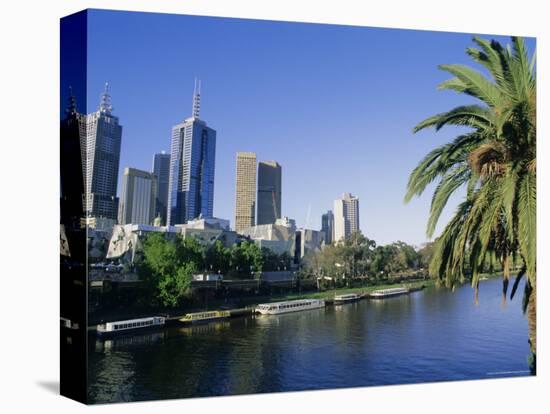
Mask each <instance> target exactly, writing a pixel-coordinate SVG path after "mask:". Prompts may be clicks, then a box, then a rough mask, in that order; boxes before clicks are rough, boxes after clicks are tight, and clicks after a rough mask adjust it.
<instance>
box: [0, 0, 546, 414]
mask: <svg viewBox="0 0 550 414" xmlns="http://www.w3.org/2000/svg"><path fill="white" fill-rule="evenodd" d="M369 3H371V2H367V1H363V2H351V1H346V0H338V1H331V2H328V1H320V0H318V1H311V2H310V1H298V0H294V1H287V0H279V1H273V0H269V1H244V0H233V1H223V0H219V1H214V0H208V1H207V0H203V1H198V0H196V1H176V0H172V1H166V0H155V1H153V0H149V1H144V0H134V1H122V0H118V1H115V0H110V1H84V0H82V1H80V0H49V1H36V2H32V1H27V0H17V1H15V2H11V1H3V2H2V6H0V7H1V8H2V11H1V13H0V16H1V17H0V19H1V22H0V30H1V36H0V44H1V48H0V52H1V54H0V74H1V77H0V81H1V86H0V105H1V110H0V119H1V122H0V128H1V134H0V146H1V148H0V154H1V162H0V169H1V175H0V201H1V202H0V244H1V249H0V252H1V253H0V283H1V284H0V306H1V309H0V310H1V313H0V317H1V319H0V320H1V325H0V332H1V339H0V346H1V349H0V407H1V408H2V412H4V413H12V412H56V413H73V412H81V411H83V410H84V409H86V408H85V407H84V406H82V405H80V404H78V403H75V402H73V401H70V400H68V399H66V398H63V397H60V396H58V395H57V393H58V391H57V390H58V382H59V368H58V366H59V357H58V352H59V351H58V349H59V348H58V347H59V339H58V329H59V328H58V327H59V322H58V321H59V315H58V303H59V293H58V257H59V256H58V254H59V253H58V247H59V234H58V231H59V227H58V186H59V178H58V165H59V155H58V148H59V147H58V145H59V143H58V142H59V141H58V139H59V138H58V126H59V123H58V119H59V114H58V108H59V103H58V99H59V98H58V89H59V63H58V62H59V46H58V45H59V18H60V17H62V16H64V15H67V14H70V13H73V12H75V11H78V10H81V9H83V8H86V7H95V8H117V9H123V10H142V11H163V12H173V13H187V14H201V15H212V16H227V17H248V18H261V19H273V20H295V21H307V22H326V23H339V24H355V25H368V26H378V27H400V28H411V29H434V30H446V31H460V32H483V33H495V34H504V35H506V34H516V35H524V36H536V37H537V38H538V41H537V59H538V62H537V68H538V73H539V76H538V99H539V102H538V108H539V111H538V113H539V125H538V131H539V132H538V140H539V155H538V161H539V162H538V178H539V186H538V188H539V191H538V211H539V214H538V217H539V232H538V234H539V238H538V248H539V262H538V263H539V270H538V275H539V278H538V286H539V292H538V299H539V307H538V309H539V329H538V339H539V355H538V358H539V366H538V368H539V375H538V377H536V378H520V379H504V380H503V379H501V380H481V381H480V380H478V381H468V382H453V383H439V384H428V385H407V386H391V387H374V388H356V389H346V390H338V391H330V390H329V391H315V392H300V393H284V394H269V395H251V396H244V397H217V398H206V399H193V400H172V401H162V402H151V403H131V404H114V405H104V406H95V407H93V408H88V409H91V410H94V411H98V410H101V411H102V412H124V413H127V412H132V413H145V412H147V413H151V412H152V411H154V412H180V413H181V412H182V411H184V410H185V411H186V412H201V413H204V412H214V411H220V412H223V413H226V412H229V413H233V412H239V413H242V412H251V411H254V412H262V413H272V412H277V413H279V414H280V413H282V412H289V413H293V412H297V411H302V412H303V411H307V412H348V411H358V412H374V411H381V412H382V411H383V412H394V411H398V410H399V411H403V412H404V411H407V412H410V411H412V412H416V411H418V412H430V413H431V412H434V413H435V412H438V413H439V412H445V413H455V412H456V413H464V412H468V413H476V412H482V411H483V412H487V413H488V412H499V413H508V412H516V413H517V412H522V411H525V412H542V411H543V410H545V408H546V410H547V407H544V406H543V404H544V403H545V402H546V403H547V404H548V393H549V392H550V391H549V390H550V387H549V385H550V381H549V380H548V379H549V377H550V373H549V364H548V346H546V345H547V341H548V324H549V323H548V308H549V306H548V305H547V304H545V303H544V300H545V299H546V298H548V297H549V295H550V292H549V291H548V285H549V283H548V282H547V281H546V279H547V277H548V274H547V273H548V264H547V263H548V261H547V260H545V257H544V256H543V255H542V252H543V250H546V251H548V247H547V246H548V243H547V241H548V233H547V232H548V228H547V225H548V219H547V218H546V219H545V218H544V217H542V211H543V210H546V211H550V210H548V191H547V189H548V184H546V185H544V182H545V181H546V183H548V166H547V165H548V161H549V159H550V158H549V154H548V144H547V139H548V137H547V136H545V135H547V133H546V134H545V132H548V131H549V128H548V119H549V118H548V117H546V118H545V117H544V115H545V114H546V112H547V111H548V110H549V101H548V92H549V89H548V84H549V81H548V79H549V78H546V79H545V75H547V74H548V73H549V71H548V60H549V55H548V50H549V47H548V41H549V39H550V38H549V34H548V29H547V28H546V27H547V26H548V25H549V24H550V22H549V20H548V16H549V15H550V14H549V13H548V12H547V11H545V10H544V8H543V5H544V3H545V2H544V1H541V0H539V1H530V0H529V1H527V0H516V1H506V0H500V1H486V0H455V1H454V2H451V1H443V0H440V1H426V0H414V1H390V0H385V1H382V2H372V3H373V4H369ZM545 26H546V27H545ZM405 73H406V72H405ZM540 74H542V76H540ZM541 115H542V116H541ZM545 140H546V142H545ZM547 214H548V213H547ZM545 231H546V234H545ZM544 325H546V329H545V328H544ZM449 345H451V344H449ZM336 352H337V351H336ZM449 352H452V350H451V349H450V350H449ZM545 392H546V395H545ZM546 412H548V411H546Z"/></svg>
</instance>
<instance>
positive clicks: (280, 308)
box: [256, 299, 325, 315]
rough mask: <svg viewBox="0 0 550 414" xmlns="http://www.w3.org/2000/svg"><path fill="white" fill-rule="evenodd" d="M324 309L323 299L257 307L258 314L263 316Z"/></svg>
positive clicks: (300, 300)
mask: <svg viewBox="0 0 550 414" xmlns="http://www.w3.org/2000/svg"><path fill="white" fill-rule="evenodd" d="M324 307H325V301H324V300H323V299H298V300H289V301H286V302H273V303H261V304H259V305H258V306H256V312H257V313H261V314H262V315H278V314H281V313H289V312H300V311H304V310H310V309H319V308H324Z"/></svg>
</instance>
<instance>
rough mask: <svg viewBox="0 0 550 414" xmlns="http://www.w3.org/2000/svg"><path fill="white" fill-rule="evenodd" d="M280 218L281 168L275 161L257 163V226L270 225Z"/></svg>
mask: <svg viewBox="0 0 550 414" xmlns="http://www.w3.org/2000/svg"><path fill="white" fill-rule="evenodd" d="M278 218H281V166H280V165H279V163H278V162H276V161H260V162H259V163H258V215H257V220H256V222H257V224H258V225H261V224H272V223H275V220H277V219H278Z"/></svg>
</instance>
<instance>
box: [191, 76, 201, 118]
mask: <svg viewBox="0 0 550 414" xmlns="http://www.w3.org/2000/svg"><path fill="white" fill-rule="evenodd" d="M197 85H198V88H197ZM200 110H201V81H200V79H199V80H198V82H197V78H195V87H194V89H193V112H192V114H193V118H198V117H199V114H200Z"/></svg>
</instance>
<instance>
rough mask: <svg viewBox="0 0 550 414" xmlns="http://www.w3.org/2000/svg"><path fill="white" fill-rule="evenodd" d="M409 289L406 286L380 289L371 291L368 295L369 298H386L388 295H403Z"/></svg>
mask: <svg viewBox="0 0 550 414" xmlns="http://www.w3.org/2000/svg"><path fill="white" fill-rule="evenodd" d="M409 292H410V290H409V289H407V288H389V289H380V290H375V291H374V292H372V293H371V294H370V295H369V297H371V298H376V299H379V298H387V297H390V296H397V295H404V294H406V293H409Z"/></svg>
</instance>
